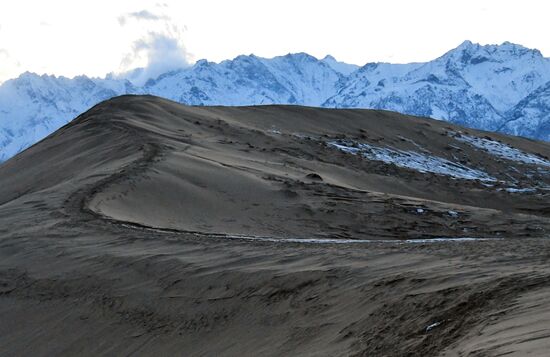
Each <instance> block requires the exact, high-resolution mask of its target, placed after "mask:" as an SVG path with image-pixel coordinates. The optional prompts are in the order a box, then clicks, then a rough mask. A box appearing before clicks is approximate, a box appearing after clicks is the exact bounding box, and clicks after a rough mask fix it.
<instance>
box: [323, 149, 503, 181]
mask: <svg viewBox="0 0 550 357" xmlns="http://www.w3.org/2000/svg"><path fill="white" fill-rule="evenodd" d="M328 144H329V145H331V146H333V147H335V148H337V149H338V150H341V151H344V152H347V153H350V154H353V155H361V156H363V157H364V158H366V159H368V160H374V161H382V162H385V163H388V164H394V165H396V166H399V167H404V168H408V169H412V170H416V171H418V172H421V173H426V172H430V173H434V174H439V175H446V176H451V177H454V178H458V179H464V180H481V181H496V179H495V178H494V177H492V176H490V175H488V174H487V173H485V172H483V171H481V170H476V169H472V168H469V167H467V166H464V165H461V164H458V163H455V162H452V161H449V160H447V159H444V158H441V157H438V156H432V155H427V154H422V153H419V152H415V151H404V150H399V149H394V148H387V147H379V146H374V145H370V144H364V143H354V142H351V141H345V140H339V141H331V142H329V143H328Z"/></svg>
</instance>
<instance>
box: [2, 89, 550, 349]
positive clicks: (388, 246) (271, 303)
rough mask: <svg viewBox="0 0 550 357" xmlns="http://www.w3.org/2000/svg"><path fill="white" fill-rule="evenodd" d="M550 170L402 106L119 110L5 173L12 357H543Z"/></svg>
mask: <svg viewBox="0 0 550 357" xmlns="http://www.w3.org/2000/svg"><path fill="white" fill-rule="evenodd" d="M549 157H550V145H548V143H542V142H535V141H532V140H527V139H521V138H514V137H506V136H502V135H499V134H494V133H485V132H478V131H475V130H470V129H464V128H460V127H457V126H453V125H450V124H448V123H446V122H439V121H434V120H428V119H424V118H417V117H410V116H403V115H399V114H396V113H391V112H384V111H369V110H329V109H316V108H306V107H294V106H260V107H231V108H228V107H186V106H182V105H179V104H176V103H174V102H170V101H167V100H163V99H160V98H156V97H150V96H123V97H118V98H114V99H112V100H109V101H106V102H104V103H101V104H99V105H97V106H95V107H94V108H92V109H90V110H89V111H88V112H86V113H84V114H83V115H81V116H80V117H79V118H77V119H75V120H74V121H73V122H71V123H70V124H69V125H67V126H65V127H63V128H62V129H60V130H59V131H57V132H56V133H54V134H52V135H51V136H49V137H48V138H46V139H45V140H43V141H42V142H40V143H38V144H36V145H35V146H33V147H31V148H29V149H28V150H26V151H24V152H23V153H21V154H19V155H18V156H16V157H14V158H13V159H11V160H9V161H7V162H5V163H3V164H2V165H1V166H0V222H1V223H2V224H1V225H0V311H1V312H2V316H5V318H3V319H2V323H0V354H5V355H28V354H32V355H75V354H78V355H98V354H102V355H117V356H118V355H151V354H161V355H239V356H241V355H273V356H279V355H368V356H376V355H449V356H451V355H462V354H467V353H470V354H474V355H475V354H480V355H496V354H499V353H516V354H517V355H524V354H526V353H527V352H532V353H534V354H541V353H542V354H543V352H544V351H545V349H546V348H547V347H548V345H549V344H550V340H548V338H547V336H549V334H550V329H549V328H547V327H546V326H549V325H548V322H550V314H548V306H549V305H548V304H547V300H548V297H549V296H550V295H548V291H549V290H548V288H549V284H550V279H549V278H550V269H549V267H548V263H547V261H548V258H547V253H546V252H547V249H548V243H547V238H548V232H549V230H550V200H549V199H548V197H549V196H548V194H549V192H550V191H549V190H550V160H549ZM449 238H452V239H453V240H448V239H449ZM463 238H468V239H463ZM470 238H479V240H476V239H470ZM320 242H321V243H324V244H316V243H320ZM353 242H357V243H356V244H353ZM537 301H540V303H536V302H537ZM535 325H536V326H535Z"/></svg>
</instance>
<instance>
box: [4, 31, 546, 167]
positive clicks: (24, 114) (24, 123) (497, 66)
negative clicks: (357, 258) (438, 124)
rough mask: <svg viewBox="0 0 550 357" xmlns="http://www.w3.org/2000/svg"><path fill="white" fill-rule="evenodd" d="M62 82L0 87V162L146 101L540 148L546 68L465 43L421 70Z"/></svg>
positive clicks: (532, 56)
mask: <svg viewBox="0 0 550 357" xmlns="http://www.w3.org/2000/svg"><path fill="white" fill-rule="evenodd" d="M140 73H142V71H140V70H139V69H137V70H134V71H131V72H129V73H127V74H126V76H116V77H115V76H113V75H108V76H107V77H106V78H88V77H86V76H79V77H75V78H72V79H69V78H65V77H55V76H47V75H42V76H39V75H36V74H33V73H24V74H22V75H21V76H20V77H18V78H16V79H13V80H9V81H6V82H5V83H3V84H2V85H1V86H0V161H4V160H7V159H8V158H10V157H12V156H13V155H15V154H17V153H18V152H20V151H21V150H24V149H25V148H27V147H29V146H30V145H32V144H34V143H36V142H37V141H39V140H40V139H42V138H44V137H45V136H47V135H48V134H50V133H51V132H53V131H55V130H57V129H58V128H59V127H61V126H62V125H64V124H66V123H67V122H68V121H69V120H71V119H73V118H75V117H76V116H77V115H78V114H80V113H82V112H83V111H85V110H87V109H88V108H90V107H91V106H93V105H94V104H97V103H98V102H101V101H103V100H106V99H108V98H111V97H114V96H118V95H122V94H153V95H158V96H161V97H165V98H168V99H171V100H174V101H177V102H180V103H184V104H189V105H259V104H296V105H309V106H324V107H335V108H375V109H386V110H393V111H398V112H402V113H405V114H412V115H418V116H427V117H432V118H435V119H443V120H448V121H451V122H453V123H457V124H460V125H464V126H469V127H473V128H478V129H485V130H493V131H502V132H505V133H510V134H514V135H522V136H527V137H531V138H536V139H542V140H550V59H548V58H544V57H543V56H542V54H541V53H540V52H539V51H537V50H533V49H528V48H525V47H523V46H520V45H516V44H512V43H509V42H505V43H503V44H501V45H487V46H481V45H479V44H473V43H471V42H469V41H466V42H464V43H462V44H461V45H460V46H458V47H457V48H455V49H453V50H451V51H449V52H447V53H445V54H444V55H443V56H441V57H439V58H437V59H435V60H433V61H430V62H427V63H411V64H390V63H368V64H366V65H364V66H362V67H358V66H355V65H350V64H347V63H342V62H338V61H336V60H335V59H334V58H333V57H331V56H326V57H325V58H323V59H317V58H315V57H313V56H310V55H308V54H306V53H295V54H287V55H285V56H278V57H274V58H271V59H268V58H261V57H258V56H255V55H248V56H238V57H236V58H234V59H232V60H226V61H223V62H220V63H213V62H208V61H206V60H200V61H198V62H197V63H196V64H195V65H193V66H191V67H189V68H184V69H180V70H175V71H170V72H167V73H164V74H161V75H160V76H158V77H157V78H151V79H149V80H147V81H146V82H145V83H144V84H143V85H137V84H136V83H133V82H132V81H133V80H135V78H139V77H140V75H139V74H140Z"/></svg>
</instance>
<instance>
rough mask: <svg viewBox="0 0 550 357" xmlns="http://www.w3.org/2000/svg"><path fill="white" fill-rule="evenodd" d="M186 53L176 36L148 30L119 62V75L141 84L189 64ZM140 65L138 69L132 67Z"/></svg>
mask: <svg viewBox="0 0 550 357" xmlns="http://www.w3.org/2000/svg"><path fill="white" fill-rule="evenodd" d="M188 57H189V56H188V54H187V51H186V50H185V47H184V46H183V44H182V43H181V41H180V40H179V39H178V38H175V37H171V36H170V35H169V34H165V33H156V32H150V33H148V34H147V36H145V37H144V38H140V39H139V40H136V41H135V42H134V45H133V51H132V52H131V53H129V54H128V55H126V56H125V57H124V59H123V60H122V64H121V74H120V75H121V76H122V77H127V78H129V79H130V80H131V81H132V82H134V83H135V84H139V85H143V84H144V83H145V82H146V81H147V80H148V79H155V78H157V77H158V76H159V75H160V74H162V73H165V72H168V71H172V70H176V69H181V68H185V67H187V66H189V60H188ZM138 67H142V69H140V70H139V71H133V69H135V68H138Z"/></svg>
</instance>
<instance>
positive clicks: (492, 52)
mask: <svg viewBox="0 0 550 357" xmlns="http://www.w3.org/2000/svg"><path fill="white" fill-rule="evenodd" d="M523 57H528V58H543V57H542V54H541V53H540V51H539V50H537V49H531V48H527V47H524V46H522V45H519V44H515V43H512V42H509V41H505V42H503V43H501V44H500V45H499V44H487V45H480V44H479V43H473V42H472V41H469V40H466V41H464V42H462V43H461V44H460V45H458V47H456V48H454V49H452V50H450V51H449V52H447V53H445V54H444V55H443V56H442V57H440V58H442V59H445V60H448V59H454V60H455V61H457V62H459V63H463V64H464V65H468V64H473V65H475V64H479V63H482V62H486V61H491V62H503V61H506V60H510V59H518V58H523Z"/></svg>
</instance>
